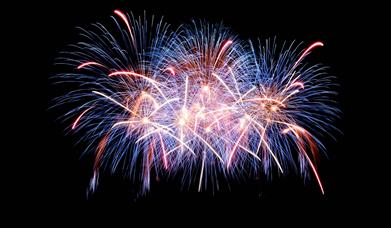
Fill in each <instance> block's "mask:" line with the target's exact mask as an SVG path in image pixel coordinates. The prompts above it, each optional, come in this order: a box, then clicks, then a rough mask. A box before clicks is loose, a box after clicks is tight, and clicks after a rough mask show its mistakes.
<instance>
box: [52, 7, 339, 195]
mask: <svg viewBox="0 0 391 228" xmlns="http://www.w3.org/2000/svg"><path fill="white" fill-rule="evenodd" d="M113 20H114V24H115V26H116V31H115V33H111V32H109V31H108V29H106V27H105V26H103V25H102V24H99V23H97V24H93V25H91V27H90V28H89V29H88V30H87V29H81V38H82V40H81V41H80V42H79V43H77V44H76V45H72V46H71V49H72V50H71V51H69V52H64V53H62V56H63V57H61V58H59V61H58V62H59V63H60V64H63V65H65V66H67V67H69V68H71V71H69V72H66V73H61V74H59V75H57V76H56V82H58V83H59V84H66V83H68V85H67V86H68V87H67V88H72V90H71V91H69V92H68V93H66V94H65V95H63V96H61V97H59V98H57V99H55V105H54V106H56V107H57V106H59V107H64V106H66V107H67V108H68V107H71V110H70V111H69V112H68V113H66V114H65V115H64V121H66V122H69V123H71V124H70V130H71V131H72V132H74V133H77V134H78V135H80V137H81V138H80V141H84V142H87V144H88V146H87V149H86V152H87V153H93V154H94V157H95V162H94V168H93V169H94V174H93V177H92V179H91V183H90V189H91V190H95V189H96V187H97V184H98V177H99V172H100V171H101V170H103V169H109V170H110V171H111V172H115V171H118V170H120V171H121V172H123V173H124V174H126V175H129V176H130V177H131V178H133V179H136V180H138V181H140V182H141V183H142V184H141V191H142V192H146V191H148V190H149V187H150V178H151V173H154V174H155V175H167V176H168V175H171V174H172V175H175V174H177V173H181V174H182V175H183V177H184V178H183V180H184V181H188V182H189V183H190V182H191V183H195V182H196V183H197V186H198V190H199V191H201V190H202V189H205V188H207V186H208V185H212V186H213V185H214V184H215V182H216V181H217V177H216V176H217V174H222V175H225V176H227V177H228V176H236V175H241V174H243V173H244V171H243V170H246V171H249V170H251V171H255V172H256V173H260V172H263V173H264V174H266V175H268V174H270V173H271V172H272V170H276V171H277V172H279V173H280V174H285V173H286V172H287V171H288V170H292V169H293V170H297V166H299V170H300V172H301V174H302V175H303V176H304V177H309V176H312V177H314V179H316V181H317V183H318V185H319V188H320V191H321V192H322V193H324V189H323V185H322V182H321V179H320V177H319V174H318V172H317V169H316V161H317V160H318V157H319V152H320V151H324V147H323V145H322V143H321V141H320V140H319V139H318V137H320V136H322V135H323V134H325V133H327V134H328V132H329V130H331V129H333V127H332V124H331V123H332V121H333V119H335V117H337V114H338V109H337V108H336V107H335V104H334V103H333V101H332V100H333V98H334V95H335V92H334V91H332V90H331V88H333V86H334V85H335V84H334V83H333V80H332V77H331V76H328V75H327V74H326V73H325V67H323V66H321V65H309V64H305V63H304V62H303V61H304V59H305V57H306V56H307V55H309V54H310V53H311V52H312V51H314V50H315V49H316V48H318V47H321V46H323V43H322V42H315V43H313V44H312V45H309V46H308V47H304V48H303V46H302V45H301V44H298V45H296V44H294V43H292V44H290V45H284V46H283V47H277V45H276V44H275V42H271V41H266V43H265V45H262V44H259V45H255V44H254V43H252V42H244V41H241V40H239V39H238V38H237V36H235V35H234V34H232V33H231V32H230V31H229V30H228V29H226V28H225V27H223V26H222V25H221V24H219V25H211V24H208V23H205V22H193V23H192V24H190V25H182V26H181V27H179V28H178V29H177V30H171V29H170V26H169V25H168V24H166V23H164V22H163V21H162V20H158V21H156V18H154V17H152V18H147V16H145V15H144V16H143V17H138V18H136V17H134V16H133V15H128V14H125V13H123V12H121V11H119V10H115V11H114V15H113ZM149 21H151V22H149ZM65 104H66V105H65ZM179 171H181V172H179Z"/></svg>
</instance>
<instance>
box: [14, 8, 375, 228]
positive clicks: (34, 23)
mask: <svg viewBox="0 0 391 228" xmlns="http://www.w3.org/2000/svg"><path fill="white" fill-rule="evenodd" d="M24 8H25V10H24V11H26V13H25V14H24V16H25V17H24V18H23V19H22V20H20V22H19V21H18V22H16V24H15V25H16V26H14V27H16V30H19V29H18V28H20V27H24V28H23V31H22V32H21V33H20V35H18V38H20V39H22V40H25V41H24V43H25V44H27V45H26V46H27V47H28V48H26V49H25V51H27V52H28V55H27V57H25V58H26V59H27V60H28V61H26V62H30V63H32V64H31V65H32V66H31V67H29V69H32V70H31V71H29V72H30V74H29V73H26V74H24V77H26V80H25V83H24V84H25V86H26V87H28V91H30V90H32V91H34V92H33V93H30V94H29V95H30V96H31V97H30V99H28V101H26V102H25V105H26V107H30V106H31V107H32V108H34V110H36V109H38V112H37V113H34V114H33V115H31V116H30V117H26V115H22V118H31V119H34V121H32V122H33V123H32V124H33V126H31V127H30V126H29V130H28V131H27V133H26V134H27V135H26V138H28V139H27V141H28V142H27V141H26V144H28V145H23V143H20V144H19V145H18V147H23V151H24V153H26V155H25V156H24V154H23V155H22V156H24V158H23V160H25V161H26V163H27V165H26V166H25V167H27V169H28V171H27V173H28V174H27V175H26V172H25V171H24V170H23V171H22V172H21V173H17V174H16V175H17V176H16V177H15V178H14V181H15V182H23V184H22V185H23V186H24V187H22V190H21V191H22V193H21V194H22V195H24V197H23V199H24V200H23V202H22V205H24V206H26V205H28V206H29V207H28V208H29V209H28V213H39V214H40V216H38V217H35V219H38V220H41V219H44V220H45V219H46V218H51V219H53V218H55V219H63V220H65V221H68V222H69V221H73V220H74V219H75V218H77V219H80V218H84V219H86V220H87V221H99V220H103V219H108V220H111V219H112V220H114V221H125V222H132V221H134V220H139V219H140V218H146V220H144V221H148V222H160V221H161V222H162V223H164V221H165V220H163V219H162V220H161V219H160V218H161V217H162V218H165V219H168V220H169V223H175V221H176V220H177V218H185V219H186V218H188V219H189V221H195V222H196V221H203V219H205V218H213V219H215V220H216V221H217V220H226V221H227V220H228V221H229V219H232V220H238V221H250V222H251V221H254V220H257V221H260V223H262V220H264V219H266V218H269V216H270V215H275V216H285V215H295V219H294V220H298V221H302V220H305V219H306V218H311V219H315V220H318V221H322V222H327V221H336V219H337V218H338V219H340V218H347V217H349V218H354V217H356V216H357V215H358V214H362V213H363V212H362V210H361V207H362V206H363V205H364V204H365V203H366V202H367V197H366V196H367V194H369V193H368V192H366V190H367V189H368V188H369V187H370V184H368V181H370V180H372V179H370V178H367V176H368V175H369V174H367V172H366V171H365V170H363V162H365V161H364V160H363V157H364V153H365V152H367V151H368V150H367V149H366V145H364V141H365V140H364V139H363V136H362V135H361V134H360V129H359V128H358V127H357V123H358V122H359V121H360V119H361V118H362V115H363V114H358V113H359V111H358V110H359V108H358V107H360V106H361V102H360V100H361V97H363V96H364V95H363V94H361V93H360V92H358V91H357V90H358V88H362V87H363V86H364V85H365V82H363V81H364V80H363V78H364V77H366V76H365V70H364V68H363V66H364V65H365V64H366V63H365V62H364V60H363V59H362V58H361V56H362V55H364V54H363V53H364V52H366V51H367V49H369V48H368V47H367V46H366V45H363V43H365V42H366V38H367V37H368V34H375V33H369V30H366V29H367V28H366V27H365V24H366V23H367V18H368V16H366V14H364V13H363V12H369V13H373V12H372V11H371V9H370V8H366V10H365V11H363V10H362V8H361V7H360V8H359V7H358V6H357V5H356V6H346V7H345V6H342V5H328V4H326V3H319V4H312V5H311V4H310V5H300V4H288V5H286V4H285V3H275V4H270V3H262V2H259V3H257V4H255V3H251V2H244V1H240V2H235V3H229V2H228V1H227V2H222V3H215V4H212V3H211V1H209V2H196V1H188V2H185V1H183V2H178V3H174V2H167V3H158V4H156V3H151V2H136V1H119V2H107V3H96V2H89V3H87V2H85V3H80V2H74V3H70V2H62V3H45V4H42V5H34V6H31V9H30V8H29V7H28V6H25V7H24ZM115 9H121V10H122V11H124V12H125V11H126V12H129V11H132V12H133V13H134V14H136V15H141V14H142V13H143V11H144V10H145V11H146V12H147V14H148V15H152V14H155V15H156V16H164V17H165V20H166V22H168V23H171V24H173V25H179V24H180V23H187V22H190V20H191V19H193V18H201V19H207V20H208V21H210V22H221V21H223V22H224V24H225V25H226V26H227V27H230V28H231V29H232V31H233V32H234V33H236V34H239V37H240V38H242V39H249V38H251V39H256V38H258V37H259V38H260V39H261V40H264V39H266V38H270V37H271V38H273V37H276V38H277V41H279V42H280V44H281V42H283V41H284V40H288V41H293V40H296V41H303V42H305V43H308V44H309V43H311V42H313V41H318V40H321V41H323V42H324V44H325V46H324V47H322V48H319V49H318V50H316V51H315V52H313V53H311V57H309V61H314V62H321V63H323V64H325V65H328V66H330V69H329V73H330V74H332V75H335V76H337V82H338V83H339V84H340V88H339V89H338V92H339V95H338V101H339V105H340V109H341V110H342V113H343V114H342V116H341V120H339V121H337V122H336V123H335V124H336V126H337V127H338V128H339V129H340V130H341V131H342V134H336V138H337V140H336V141H333V140H330V139H326V142H325V143H326V147H327V152H328V155H329V158H323V159H322V161H321V163H320V166H319V171H320V175H321V177H322V179H323V182H324V187H325V191H326V194H325V195H324V196H323V195H321V193H320V192H319V189H318V187H317V186H316V182H315V180H313V181H310V182H307V183H304V182H303V180H302V179H300V178H299V177H295V176H287V177H281V178H274V179H273V180H272V181H270V182H262V181H261V183H259V182H256V181H251V180H249V181H247V182H246V181H242V182H241V183H233V184H232V185H231V189H230V190H228V189H225V190H223V191H221V192H214V193H212V192H203V193H198V192H196V191H194V190H190V191H188V190H186V189H185V190H181V189H180V187H179V185H178V184H175V181H172V182H169V183H164V182H160V183H153V184H152V188H151V192H150V193H148V194H147V195H146V196H141V197H139V196H137V194H136V192H135V191H134V190H133V187H132V183H131V182H130V181H128V180H124V179H123V178H122V177H121V176H120V175H114V176H109V175H106V176H104V177H103V178H101V183H100V187H99V188H98V191H97V192H96V193H95V194H94V195H92V196H91V197H90V198H87V197H86V190H87V187H88V184H89V178H90V177H91V175H92V171H91V170H92V168H91V167H92V162H91V159H89V158H88V157H84V158H83V157H82V158H80V151H81V150H82V149H83V147H82V146H74V144H75V142H76V140H77V136H72V135H68V136H65V135H64V131H63V129H64V128H65V127H66V126H65V125H64V124H61V123H60V122H58V121H56V118H57V117H58V115H59V113H58V112H52V111H48V107H49V102H50V100H51V99H52V98H53V94H55V91H53V88H52V86H51V85H50V81H49V80H48V78H49V77H50V76H51V75H54V74H55V73H56V70H57V69H56V67H54V66H53V62H54V59H55V58H56V57H58V52H59V51H62V50H64V48H65V46H66V45H67V44H70V43H72V42H75V41H77V33H78V31H77V29H76V26H81V27H86V26H87V25H89V24H90V23H94V22H103V23H104V24H105V23H109V22H110V20H111V19H110V16H111V15H113V10H115ZM14 29H15V28H14ZM19 32H20V31H19ZM375 35H376V34H375ZM27 38H28V39H27ZM358 47H360V48H358ZM31 48H32V49H31ZM25 68H27V65H26V67H25ZM15 69H17V68H15ZM31 72H34V74H32V73H31ZM30 77H33V79H31V78H30ZM32 98H34V102H32V101H31V100H32ZM361 113H362V112H361ZM30 142H31V144H29V143H30ZM24 147H26V149H24ZM21 179H23V180H21ZM363 181H364V182H366V183H365V184H364V183H363ZM19 184H20V183H19ZM19 190H20V189H19ZM24 206H22V207H24ZM41 209H44V210H41ZM347 211H349V213H347ZM352 215H353V216H352ZM358 217H359V216H358ZM358 217H356V218H355V219H357V218H358ZM361 218H363V217H361ZM166 221H167V220H166Z"/></svg>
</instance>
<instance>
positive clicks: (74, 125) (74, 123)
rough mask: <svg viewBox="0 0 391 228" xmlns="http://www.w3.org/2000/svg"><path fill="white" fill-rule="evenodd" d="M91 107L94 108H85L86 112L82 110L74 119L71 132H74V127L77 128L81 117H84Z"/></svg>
mask: <svg viewBox="0 0 391 228" xmlns="http://www.w3.org/2000/svg"><path fill="white" fill-rule="evenodd" d="M93 107H94V106H92V107H89V108H87V109H86V110H84V111H83V112H82V113H81V114H80V115H79V116H78V117H77V118H76V120H75V121H74V122H73V124H72V130H75V129H76V126H77V124H78V123H79V121H80V119H81V117H82V116H84V114H86V113H87V112H88V111H90V110H91V109H92V108H93Z"/></svg>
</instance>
